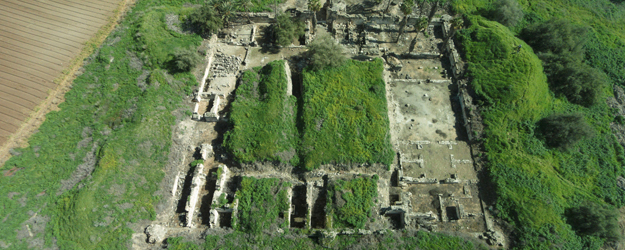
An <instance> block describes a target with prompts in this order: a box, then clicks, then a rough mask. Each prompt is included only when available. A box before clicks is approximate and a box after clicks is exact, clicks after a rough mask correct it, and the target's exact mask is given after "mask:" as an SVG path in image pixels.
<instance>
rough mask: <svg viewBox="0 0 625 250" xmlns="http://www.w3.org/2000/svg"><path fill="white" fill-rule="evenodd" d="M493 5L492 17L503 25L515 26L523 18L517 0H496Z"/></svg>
mask: <svg viewBox="0 0 625 250" xmlns="http://www.w3.org/2000/svg"><path fill="white" fill-rule="evenodd" d="M494 7H495V8H494V10H493V18H494V19H495V21H497V22H499V23H501V24H503V25H505V26H508V27H512V26H516V25H517V24H518V23H519V22H520V21H521V20H523V9H521V6H520V5H519V3H518V2H517V0H497V1H496V2H495V6H494Z"/></svg>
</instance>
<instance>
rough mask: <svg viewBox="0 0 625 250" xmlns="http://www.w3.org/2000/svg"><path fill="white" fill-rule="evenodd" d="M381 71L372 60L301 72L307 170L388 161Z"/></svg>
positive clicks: (380, 65) (389, 150)
mask: <svg viewBox="0 0 625 250" xmlns="http://www.w3.org/2000/svg"><path fill="white" fill-rule="evenodd" d="M383 70H384V68H383V63H382V61H381V60H380V59H376V60H374V61H372V62H360V61H354V60H348V61H347V62H345V63H344V64H343V65H342V66H340V67H336V68H327V69H323V70H319V71H306V70H305V71H304V72H303V78H304V94H303V105H304V111H303V121H304V128H303V131H304V134H303V141H302V151H303V155H304V167H305V168H306V169H308V170H311V169H315V168H317V167H318V166H319V165H321V164H328V163H370V164H373V163H383V164H385V165H390V164H391V162H392V161H393V157H394V153H393V149H392V147H391V143H390V134H389V120H388V112H387V108H386V90H385V85H384V80H383V79H382V71H383Z"/></svg>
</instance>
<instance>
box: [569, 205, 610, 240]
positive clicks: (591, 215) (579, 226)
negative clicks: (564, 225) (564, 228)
mask: <svg viewBox="0 0 625 250" xmlns="http://www.w3.org/2000/svg"><path fill="white" fill-rule="evenodd" d="M566 214H567V222H568V223H569V224H570V225H571V226H572V227H573V229H575V230H576V231H577V232H579V233H580V234H584V235H593V236H596V237H600V238H606V239H608V240H612V241H617V240H619V239H620V238H621V235H620V232H619V230H620V229H619V225H618V218H619V213H618V210H617V209H613V208H606V207H604V206H601V205H599V204H597V203H594V202H589V203H586V204H583V205H582V206H579V207H573V208H571V209H569V210H568V211H566Z"/></svg>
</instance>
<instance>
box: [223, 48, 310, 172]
mask: <svg viewBox="0 0 625 250" xmlns="http://www.w3.org/2000/svg"><path fill="white" fill-rule="evenodd" d="M286 89H287V81H286V72H285V71H284V61H282V60H279V61H274V62H271V63H269V64H267V65H266V66H264V67H263V68H262V69H260V68H258V69H255V70H249V71H246V72H245V73H244V74H243V76H242V79H241V84H240V86H239V87H238V88H237V91H236V99H235V100H234V102H233V103H232V112H231V113H230V123H231V124H232V125H233V129H232V130H230V131H228V132H227V134H226V135H225V142H224V146H225V147H226V148H227V149H228V150H229V151H230V152H231V153H232V154H233V155H234V158H235V160H237V161H238V162H246V163H247V162H255V161H282V162H286V161H291V160H292V159H293V161H292V163H297V162H298V159H297V154H296V148H297V146H298V145H299V143H298V139H299V136H298V135H297V134H298V132H297V128H296V127H295V114H294V113H295V112H296V110H297V108H296V100H295V97H293V96H287V94H286ZM285 157H293V158H285ZM294 165H296V164H294Z"/></svg>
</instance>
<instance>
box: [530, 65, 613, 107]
mask: <svg viewBox="0 0 625 250" xmlns="http://www.w3.org/2000/svg"><path fill="white" fill-rule="evenodd" d="M540 57H541V59H542V60H543V62H544V64H545V74H546V75H547V78H548V79H549V84H550V85H549V87H550V89H551V90H552V91H553V92H554V93H556V94H558V95H563V96H565V97H566V99H567V100H568V101H569V102H571V103H575V104H579V105H582V106H586V107H590V106H592V105H595V104H597V103H599V102H600V101H601V100H602V99H601V97H603V92H604V88H605V86H607V84H606V83H607V82H608V79H607V77H606V75H605V74H604V73H603V72H601V71H600V70H598V69H595V68H592V67H590V66H588V65H587V64H584V63H581V62H578V61H574V60H573V58H572V57H571V56H569V54H568V53H567V54H564V55H554V54H551V53H546V54H541V55H540Z"/></svg>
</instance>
